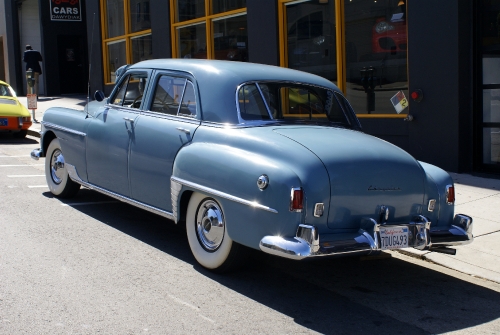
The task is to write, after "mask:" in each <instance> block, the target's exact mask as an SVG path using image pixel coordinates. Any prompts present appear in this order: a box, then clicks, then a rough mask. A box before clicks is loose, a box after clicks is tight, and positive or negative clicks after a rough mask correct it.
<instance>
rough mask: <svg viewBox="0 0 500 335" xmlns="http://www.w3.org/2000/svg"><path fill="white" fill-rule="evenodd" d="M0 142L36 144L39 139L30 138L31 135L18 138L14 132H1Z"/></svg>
mask: <svg viewBox="0 0 500 335" xmlns="http://www.w3.org/2000/svg"><path fill="white" fill-rule="evenodd" d="M0 143H2V144H22V145H25V144H36V143H38V141H36V140H34V139H32V138H29V137H24V138H17V137H14V135H13V134H11V133H0Z"/></svg>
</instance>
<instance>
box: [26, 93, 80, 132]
mask: <svg viewBox="0 0 500 335" xmlns="http://www.w3.org/2000/svg"><path fill="white" fill-rule="evenodd" d="M18 98H19V101H20V102H21V103H22V104H23V105H24V106H26V108H28V101H27V99H26V97H22V96H21V97H18ZM86 104H87V95H84V94H71V95H63V96H57V97H40V98H39V100H38V102H37V109H36V110H35V119H36V120H37V121H38V122H40V121H42V119H43V114H44V113H45V111H46V110H47V109H49V108H50V107H68V108H74V109H82V110H83V108H84V106H85V105H86ZM30 113H31V110H30ZM41 129H42V125H41V124H40V123H35V122H33V124H32V126H31V127H30V128H29V129H28V135H30V136H36V137H40V130H41Z"/></svg>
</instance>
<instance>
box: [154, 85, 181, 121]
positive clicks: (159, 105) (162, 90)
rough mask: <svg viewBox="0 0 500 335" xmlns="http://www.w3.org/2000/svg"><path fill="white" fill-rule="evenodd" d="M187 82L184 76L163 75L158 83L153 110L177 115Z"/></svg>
mask: <svg viewBox="0 0 500 335" xmlns="http://www.w3.org/2000/svg"><path fill="white" fill-rule="evenodd" d="M185 83H186V79H184V78H177V77H171V76H161V77H160V79H159V80H158V84H157V85H156V89H155V95H154V97H153V104H152V106H151V110H152V111H154V112H160V113H165V114H171V115H177V111H178V109H179V100H180V99H181V97H182V92H183V90H184V86H185Z"/></svg>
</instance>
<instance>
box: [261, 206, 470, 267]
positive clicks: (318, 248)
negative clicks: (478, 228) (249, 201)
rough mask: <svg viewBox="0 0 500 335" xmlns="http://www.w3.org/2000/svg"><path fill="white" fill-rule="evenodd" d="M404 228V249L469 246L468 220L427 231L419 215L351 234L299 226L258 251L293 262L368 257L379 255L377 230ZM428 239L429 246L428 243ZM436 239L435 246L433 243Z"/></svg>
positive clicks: (372, 223) (366, 223) (369, 224)
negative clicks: (393, 223)
mask: <svg viewBox="0 0 500 335" xmlns="http://www.w3.org/2000/svg"><path fill="white" fill-rule="evenodd" d="M381 226H383V227H391V226H398V227H401V226H405V227H408V231H409V232H408V246H409V247H413V248H416V249H419V250H426V249H430V248H431V246H432V247H437V248H442V247H446V246H451V245H460V244H468V243H470V242H472V239H473V237H472V218H470V217H468V216H466V215H463V214H457V215H456V216H455V219H454V220H453V224H452V226H451V227H450V228H448V229H444V230H442V229H432V230H431V229H430V226H431V222H430V221H429V220H428V219H427V218H426V217H424V216H422V215H419V216H417V217H415V218H414V219H413V221H412V222H409V223H404V224H395V225H387V224H381V223H378V222H377V221H376V220H374V219H372V218H365V219H363V220H362V222H361V225H360V229H359V231H358V232H357V233H355V234H323V235H322V236H321V241H320V236H319V234H318V230H317V228H316V227H314V226H311V225H306V224H300V225H299V227H298V229H297V233H296V236H295V237H293V238H290V237H281V236H265V237H264V238H263V239H262V240H261V241H260V249H261V250H262V251H264V252H266V253H269V254H272V255H276V256H281V257H285V258H289V259H294V260H301V259H305V258H312V257H324V256H332V257H333V256H345V255H369V254H376V253H379V252H380V251H382V249H381V246H380V227H381ZM431 239H432V241H433V242H432V243H431ZM434 239H436V240H437V241H436V242H437V243H434Z"/></svg>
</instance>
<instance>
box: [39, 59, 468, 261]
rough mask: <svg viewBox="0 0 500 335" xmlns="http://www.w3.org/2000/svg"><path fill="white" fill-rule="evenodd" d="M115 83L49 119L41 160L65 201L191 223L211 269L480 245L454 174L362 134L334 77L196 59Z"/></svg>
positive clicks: (195, 246) (135, 70)
mask: <svg viewBox="0 0 500 335" xmlns="http://www.w3.org/2000/svg"><path fill="white" fill-rule="evenodd" d="M117 77H118V79H117V84H116V87H115V88H114V90H113V92H112V93H111V95H110V96H109V98H107V99H104V95H103V94H102V92H96V95H95V96H96V100H101V101H100V102H99V101H93V102H91V103H89V104H88V105H87V107H86V108H85V110H83V111H82V110H73V109H68V108H51V109H49V110H47V111H46V112H45V114H44V117H43V122H42V134H41V148H40V149H37V150H34V151H33V152H32V153H31V156H32V157H33V158H34V159H38V158H39V157H46V159H45V172H46V177H47V183H48V186H49V187H50V191H51V192H52V193H53V194H54V195H55V196H58V197H71V196H74V195H75V194H76V193H77V191H78V189H79V188H80V186H81V185H83V186H85V187H88V188H90V189H93V190H95V191H98V192H101V193H104V194H106V195H109V196H111V197H114V198H116V199H119V200H121V201H124V202H127V203H129V204H132V205H134V206H138V207H140V208H143V209H145V210H147V211H150V212H153V213H156V214H158V215H161V216H164V217H166V218H168V219H170V220H172V221H174V222H175V223H177V224H185V225H186V231H187V238H188V241H189V245H190V247H191V250H192V252H193V255H194V257H195V258H196V260H197V261H198V262H199V263H200V264H201V265H202V266H204V267H206V268H208V269H211V270H214V271H226V270H229V269H232V268H234V267H235V266H236V265H239V264H241V263H242V262H241V261H240V259H241V258H242V256H243V255H244V254H245V250H248V249H247V248H245V247H242V246H246V247H250V248H254V249H260V250H262V251H264V252H266V253H269V254H273V255H278V256H281V257H285V258H290V259H295V260H302V259H308V258H314V257H328V256H343V255H373V254H377V253H380V251H382V250H386V249H399V248H404V247H413V248H417V249H421V250H432V251H437V252H444V253H450V254H454V252H455V250H454V249H451V248H449V247H450V246H455V245H461V244H467V243H470V242H472V240H473V236H472V219H471V218H470V217H469V216H466V215H463V214H457V215H455V214H454V201H455V195H454V186H453V180H452V179H451V177H450V176H449V174H448V173H446V172H445V171H443V170H441V169H439V168H437V167H435V166H432V165H429V164H426V163H423V162H419V161H417V160H415V159H414V158H413V157H412V156H410V155H409V154H408V153H406V152H405V151H403V150H401V149H400V148H398V147H396V146H394V145H392V144H390V143H387V142H385V141H382V140H380V139H378V138H376V137H373V136H370V135H367V134H365V133H363V131H362V129H361V126H360V123H359V121H358V119H357V118H356V115H355V114H354V112H353V110H352V108H351V106H350V104H349V102H348V101H347V100H346V99H345V98H344V96H343V95H342V93H341V92H340V91H339V89H338V88H337V87H336V86H335V85H334V84H333V83H332V82H330V81H328V80H326V79H324V78H321V77H318V76H315V75H312V74H309V73H304V72H300V71H295V70H291V69H286V68H280V67H273V66H267V65H258V64H248V63H239V62H229V61H210V60H194V59H168V60H149V61H144V62H140V63H137V64H135V65H132V66H128V67H125V68H122V69H120V71H117ZM138 224H139V223H138Z"/></svg>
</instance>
